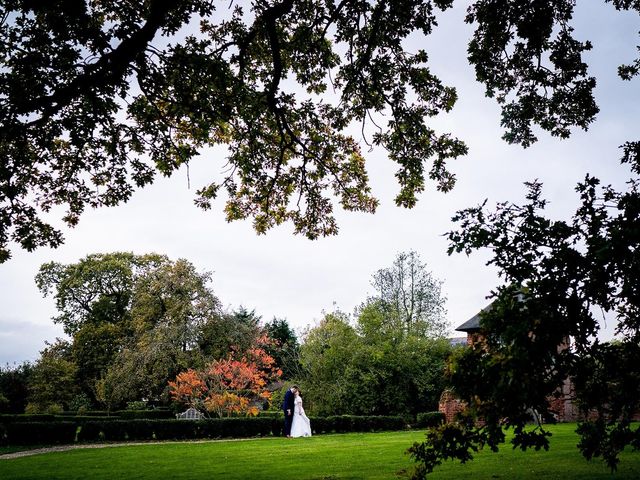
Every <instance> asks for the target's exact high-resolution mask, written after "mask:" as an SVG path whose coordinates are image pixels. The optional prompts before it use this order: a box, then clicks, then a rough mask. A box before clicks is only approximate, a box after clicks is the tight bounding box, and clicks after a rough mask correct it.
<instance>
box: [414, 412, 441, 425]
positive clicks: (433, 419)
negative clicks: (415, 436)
mask: <svg viewBox="0 0 640 480" xmlns="http://www.w3.org/2000/svg"><path fill="white" fill-rule="evenodd" d="M443 423H444V413H442V412H424V413H419V414H418V415H417V416H416V423H415V425H414V426H415V427H416V428H430V427H437V426H438V425H442V424H443Z"/></svg>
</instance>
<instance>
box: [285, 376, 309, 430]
mask: <svg viewBox="0 0 640 480" xmlns="http://www.w3.org/2000/svg"><path fill="white" fill-rule="evenodd" d="M282 410H284V434H285V435H286V436H287V438H292V437H310V436H311V422H310V421H309V418H308V417H307V416H306V415H305V414H304V408H302V396H300V389H299V388H298V387H297V386H296V385H294V386H293V387H291V388H290V389H289V390H287V392H286V393H285V394H284V402H283V403H282Z"/></svg>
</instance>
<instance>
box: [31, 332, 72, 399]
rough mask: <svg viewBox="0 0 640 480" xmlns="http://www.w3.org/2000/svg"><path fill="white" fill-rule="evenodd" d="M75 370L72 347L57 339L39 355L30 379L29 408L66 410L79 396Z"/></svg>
mask: <svg viewBox="0 0 640 480" xmlns="http://www.w3.org/2000/svg"><path fill="white" fill-rule="evenodd" d="M77 370H78V367H77V365H76V363H75V362H74V361H73V357H72V354H71V345H70V344H69V342H67V341H66V340H61V339H57V340H56V341H55V342H54V343H51V344H48V345H47V347H46V348H45V349H44V350H43V351H42V352H40V358H39V359H38V361H36V362H35V364H34V366H33V371H32V373H31V376H30V378H29V404H30V405H31V407H32V411H36V412H42V411H46V410H47V409H48V408H51V407H55V408H57V409H61V410H62V409H67V410H68V409H69V406H70V405H71V402H72V400H73V399H74V397H76V395H78V394H79V393H80V388H79V387H78V384H77V382H76V375H77Z"/></svg>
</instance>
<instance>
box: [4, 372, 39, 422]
mask: <svg viewBox="0 0 640 480" xmlns="http://www.w3.org/2000/svg"><path fill="white" fill-rule="evenodd" d="M32 372H33V365H32V364H31V363H30V362H23V363H22V364H20V365H16V366H13V365H8V364H7V365H5V366H4V367H2V366H0V396H2V398H4V399H5V400H4V401H0V412H2V413H22V412H24V409H25V407H26V406H27V397H28V395H29V380H30V378H31V373H32Z"/></svg>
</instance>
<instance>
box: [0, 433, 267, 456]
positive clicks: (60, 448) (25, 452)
mask: <svg viewBox="0 0 640 480" xmlns="http://www.w3.org/2000/svg"><path fill="white" fill-rule="evenodd" d="M266 438H267V437H257V438H225V439H220V440H192V441H188V442H187V441H182V442H172V441H168V442H122V443H88V444H84V445H59V446H57V447H46V448H34V449H33V450H23V451H21V452H12V453H4V454H0V460H9V459H11V458H20V457H30V456H31V455H40V454H42V453H51V452H66V451H68V450H77V449H80V448H109V447H131V446H138V445H167V444H171V443H213V442H245V441H247V440H258V439H263V440H264V439H266ZM270 438H273V437H270Z"/></svg>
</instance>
